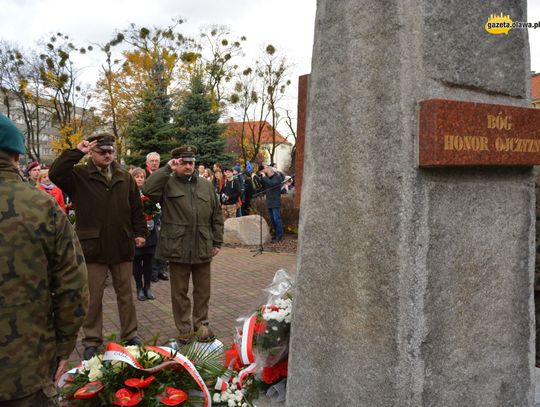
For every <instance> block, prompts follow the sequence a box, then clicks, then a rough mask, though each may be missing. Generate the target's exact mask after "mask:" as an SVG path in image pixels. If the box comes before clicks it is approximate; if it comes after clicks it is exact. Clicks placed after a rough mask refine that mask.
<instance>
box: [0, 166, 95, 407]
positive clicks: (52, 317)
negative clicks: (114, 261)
mask: <svg viewBox="0 0 540 407" xmlns="http://www.w3.org/2000/svg"><path fill="white" fill-rule="evenodd" d="M0 259H1V263H0V366H1V367H0V405H4V403H2V401H7V400H12V399H22V398H25V397H28V396H30V397H29V398H28V399H27V400H28V402H27V400H24V401H23V400H20V402H19V403H17V402H16V404H15V405H30V404H28V403H31V402H32V400H38V399H39V400H41V399H42V398H43V394H42V391H41V390H43V392H45V393H48V390H50V389H51V387H52V378H53V376H54V373H55V371H56V368H57V365H58V361H59V360H60V359H68V358H69V355H70V354H71V352H72V351H73V349H74V347H75V342H76V339H77V332H78V330H79V327H80V326H81V324H82V322H83V319H84V317H85V314H86V310H87V307H88V288H87V277H86V266H85V263H84V257H83V253H82V250H81V247H80V245H79V241H78V240H77V237H76V236H75V233H74V231H73V229H72V227H71V224H70V223H69V222H68V220H67V218H66V216H65V214H64V213H63V212H62V210H61V209H60V208H59V206H58V204H57V203H56V202H54V200H53V199H51V198H50V197H49V196H48V195H46V194H44V193H43V192H41V191H39V190H38V189H36V188H33V187H31V186H30V185H29V184H28V183H25V182H23V180H22V179H21V177H20V175H19V174H18V172H17V170H16V169H15V168H14V166H13V165H12V164H11V163H10V162H8V161H6V160H0ZM53 390H54V389H53ZM43 400H46V398H44V399H43ZM43 400H42V401H40V402H39V404H36V403H34V405H47V404H46V403H47V402H46V401H43ZM6 404H7V405H13V404H10V403H6Z"/></svg>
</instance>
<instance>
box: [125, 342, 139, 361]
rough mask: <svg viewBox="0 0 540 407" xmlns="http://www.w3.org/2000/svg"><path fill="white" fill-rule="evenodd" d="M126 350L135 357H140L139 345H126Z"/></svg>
mask: <svg viewBox="0 0 540 407" xmlns="http://www.w3.org/2000/svg"><path fill="white" fill-rule="evenodd" d="M126 350H127V351H128V352H129V353H131V356H133V357H134V358H135V359H138V358H139V347H138V346H133V345H132V346H126Z"/></svg>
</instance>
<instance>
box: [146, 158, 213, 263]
mask: <svg viewBox="0 0 540 407" xmlns="http://www.w3.org/2000/svg"><path fill="white" fill-rule="evenodd" d="M143 193H144V194H145V195H146V196H147V197H148V198H150V199H151V200H152V201H154V202H158V201H159V202H160V203H161V230H160V236H159V242H158V246H157V251H156V256H157V257H159V258H165V259H167V260H169V261H172V262H177V263H189V264H199V263H207V262H209V261H211V260H212V248H213V247H221V244H222V242H223V215H222V213H221V207H220V205H219V202H218V199H217V196H216V194H215V192H214V187H213V185H212V183H211V182H210V181H208V180H206V179H204V178H202V177H198V176H197V175H196V174H194V175H193V176H191V177H185V176H180V175H177V174H176V173H175V174H173V173H172V170H171V167H169V166H168V165H166V166H164V167H162V168H160V169H159V170H157V171H155V172H154V173H153V174H152V176H151V177H150V178H148V179H147V180H146V184H145V185H144V187H143Z"/></svg>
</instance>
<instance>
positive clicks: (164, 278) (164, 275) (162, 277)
mask: <svg viewBox="0 0 540 407" xmlns="http://www.w3.org/2000/svg"><path fill="white" fill-rule="evenodd" d="M158 278H159V279H160V280H165V281H167V280H168V279H169V275H168V274H167V272H166V271H165V272H163V273H161V274H158Z"/></svg>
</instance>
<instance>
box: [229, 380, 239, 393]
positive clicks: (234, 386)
mask: <svg viewBox="0 0 540 407" xmlns="http://www.w3.org/2000/svg"><path fill="white" fill-rule="evenodd" d="M233 383H234V382H233ZM237 388H238V387H236V384H231V386H230V387H229V390H231V392H233V391H234V390H236V389H237Z"/></svg>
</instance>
